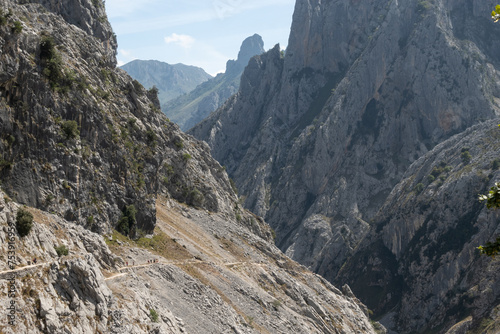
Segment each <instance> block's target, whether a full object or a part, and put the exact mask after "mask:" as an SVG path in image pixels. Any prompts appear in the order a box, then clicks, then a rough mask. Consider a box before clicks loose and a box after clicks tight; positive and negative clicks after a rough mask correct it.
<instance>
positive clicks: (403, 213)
mask: <svg viewBox="0 0 500 334" xmlns="http://www.w3.org/2000/svg"><path fill="white" fill-rule="evenodd" d="M499 122H500V119H495V120H493V121H488V122H484V123H481V124H479V125H476V126H473V127H471V128H469V129H467V130H466V131H464V132H463V133H461V134H458V135H456V136H453V137H452V138H450V139H448V140H447V141H445V142H443V143H441V144H439V145H437V146H436V147H435V148H434V149H433V150H432V151H430V152H429V153H427V154H426V155H424V156H423V157H421V158H420V159H418V160H417V161H416V162H414V163H413V164H412V165H411V166H410V167H409V168H408V170H407V171H406V172H405V174H404V176H403V179H402V181H401V182H400V183H398V185H397V186H396V187H394V189H393V191H392V192H391V194H390V195H389V197H388V198H387V200H386V202H385V203H384V205H383V206H382V208H381V209H380V211H379V212H378V213H377V214H376V215H375V217H374V219H373V221H372V222H371V224H372V228H371V230H370V232H369V233H368V235H367V236H366V237H365V238H364V240H363V241H362V242H361V243H360V245H359V246H358V247H357V249H356V251H355V252H354V254H353V256H352V257H351V258H350V259H349V260H348V261H347V263H346V264H345V265H344V266H343V267H342V269H341V271H340V273H339V275H338V276H337V281H338V282H349V284H350V285H351V287H352V289H353V292H354V293H355V294H356V295H357V296H360V298H361V299H362V300H363V301H365V302H366V303H367V304H368V307H369V308H370V309H372V310H373V312H374V313H375V315H376V316H377V315H379V316H380V315H383V314H386V313H389V316H388V317H387V318H388V319H385V320H389V321H388V323H386V324H390V323H391V322H392V323H393V326H394V327H395V328H396V329H397V330H398V331H400V332H402V333H411V332H418V333H420V332H442V331H443V330H446V329H448V328H450V327H451V326H452V325H454V324H457V323H458V324H459V325H457V326H455V328H454V330H455V331H451V332H450V333H465V332H466V331H467V330H472V329H476V332H477V333H497V332H498V331H499V330H500V317H499V316H500V313H499V312H498V311H499V310H500V290H499V289H498V283H499V282H500V261H499V259H491V258H488V257H485V256H481V255H479V251H478V250H477V249H476V248H477V246H478V245H484V244H485V243H486V242H487V241H492V240H494V236H496V235H499V234H500V224H499V223H498V221H499V219H498V218H499V217H498V214H499V213H498V212H496V211H491V210H488V209H487V208H486V205H485V204H484V203H480V202H479V201H478V194H485V193H487V192H488V190H489V188H490V187H492V186H493V184H494V183H495V182H498V179H499V177H500V173H499V171H498V167H499V164H500V158H499V157H500V129H498V126H497V124H498V123H499ZM391 317H392V318H393V319H390V318H391ZM384 322H385V321H384Z"/></svg>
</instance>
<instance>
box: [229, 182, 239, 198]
mask: <svg viewBox="0 0 500 334" xmlns="http://www.w3.org/2000/svg"><path fill="white" fill-rule="evenodd" d="M229 184H230V185H231V188H233V191H234V193H235V194H236V195H237V194H238V188H237V187H236V183H234V180H233V179H232V178H229Z"/></svg>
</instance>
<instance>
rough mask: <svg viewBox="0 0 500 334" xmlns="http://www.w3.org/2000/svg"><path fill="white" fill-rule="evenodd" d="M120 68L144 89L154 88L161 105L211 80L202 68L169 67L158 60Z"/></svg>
mask: <svg viewBox="0 0 500 334" xmlns="http://www.w3.org/2000/svg"><path fill="white" fill-rule="evenodd" d="M121 68H122V69H124V70H125V71H127V73H128V74H130V76H131V77H132V78H134V79H136V80H137V81H139V82H140V83H141V84H142V85H143V86H144V87H146V88H148V89H150V88H152V87H153V86H156V88H158V97H159V99H160V104H161V105H165V104H166V103H167V102H168V101H170V100H173V99H174V98H176V97H178V96H180V95H183V94H187V93H189V92H190V91H192V90H193V89H195V88H196V87H197V86H198V85H199V84H201V83H203V82H205V81H207V80H209V79H212V76H211V75H210V74H208V73H207V72H205V71H204V70H203V69H202V68H199V67H196V66H188V65H184V64H175V65H170V64H167V63H164V62H161V61H158V60H133V61H131V62H130V63H127V64H125V65H123V66H121Z"/></svg>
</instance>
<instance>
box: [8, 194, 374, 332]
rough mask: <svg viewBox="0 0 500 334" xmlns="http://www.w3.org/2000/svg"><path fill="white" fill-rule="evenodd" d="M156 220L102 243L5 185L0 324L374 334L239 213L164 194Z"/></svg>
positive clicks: (15, 327) (361, 311)
mask: <svg viewBox="0 0 500 334" xmlns="http://www.w3.org/2000/svg"><path fill="white" fill-rule="evenodd" d="M20 209H23V210H27V211H29V212H31V213H32V215H33V217H34V222H33V227H32V230H31V232H30V233H29V234H28V235H27V236H24V237H19V235H18V234H17V233H16V231H15V228H14V229H11V227H12V226H15V224H16V223H15V220H16V218H15V217H16V214H17V212H18V210H20ZM242 215H244V213H242ZM157 219H158V224H157V228H156V229H155V231H154V235H150V236H148V237H144V238H141V239H139V240H137V241H132V240H130V239H128V238H124V237H123V236H120V235H119V234H117V233H114V234H113V235H109V236H106V237H104V238H103V236H101V235H98V234H96V233H93V232H90V231H88V230H85V229H84V228H82V227H81V226H78V225H75V224H73V223H71V222H68V221H65V220H64V219H62V218H60V217H58V216H56V215H53V214H49V213H47V212H44V211H41V210H37V209H33V208H28V207H24V208H21V206H20V205H19V204H17V203H15V202H13V201H12V200H11V199H10V198H9V197H8V196H7V195H6V194H5V193H3V192H2V191H0V240H1V241H2V243H1V244H0V250H1V251H2V254H10V256H11V258H7V256H2V257H0V280H2V290H1V292H0V302H2V304H3V305H12V302H13V303H14V307H15V309H16V312H15V313H14V316H13V317H12V318H11V320H12V321H13V322H12V323H11V324H9V323H8V322H7V321H8V318H7V317H6V316H4V317H2V318H1V320H0V331H1V332H2V333H6V334H14V333H16V334H17V333H30V334H31V333H32V334H38V333H54V334H56V333H57V334H58V333H73V334H86V333H98V332H101V333H137V334H138V333H175V334H177V333H186V332H188V333H200V334H201V333H207V332H209V333H226V332H236V333H262V332H263V331H264V332H268V333H360V332H362V333H375V331H374V329H373V327H372V325H371V324H370V322H369V320H368V318H367V316H366V315H365V313H366V312H367V310H366V308H365V307H364V306H363V305H362V304H360V303H359V301H358V300H357V299H356V298H355V297H354V296H353V295H352V293H351V294H349V293H346V292H342V291H340V290H338V289H336V288H335V287H333V286H332V285H331V284H330V283H328V282H327V281H325V280H324V279H323V278H321V277H319V276H317V275H315V274H313V273H311V272H309V271H307V270H306V269H305V268H304V267H302V266H300V265H298V264H297V263H295V262H293V261H291V260H290V259H289V258H287V257H286V256H284V255H283V254H282V253H281V252H280V251H279V250H278V249H277V248H276V247H275V246H274V245H272V244H270V243H268V242H267V241H266V240H264V239H261V238H259V237H258V236H256V235H255V234H253V233H249V231H248V229H247V228H246V227H245V226H243V225H242V224H241V223H239V222H238V221H237V219H235V218H228V217H226V216H225V215H224V214H222V213H218V214H214V213H210V212H208V211H205V210H198V209H195V208H190V207H187V206H185V205H181V204H179V203H177V202H175V201H173V200H168V199H166V198H160V199H159V201H158V210H157ZM254 224H255V225H259V223H258V222H254ZM108 245H109V247H108ZM12 246H13V247H12ZM55 247H58V248H60V247H64V248H65V249H66V250H67V251H68V255H62V254H61V255H60V256H59V255H58V254H57V253H56V250H55ZM110 249H111V250H110ZM8 251H10V252H11V253H7V252H8ZM12 254H14V255H12ZM33 259H36V260H37V263H36V264H33V262H32V261H33ZM153 259H154V260H156V262H154V263H152V262H153V261H152V260H153ZM12 282H13V283H14V285H12V284H11V283H12ZM344 290H346V289H344ZM346 291H350V290H346ZM7 292H9V294H8V293H7ZM6 312H8V311H6Z"/></svg>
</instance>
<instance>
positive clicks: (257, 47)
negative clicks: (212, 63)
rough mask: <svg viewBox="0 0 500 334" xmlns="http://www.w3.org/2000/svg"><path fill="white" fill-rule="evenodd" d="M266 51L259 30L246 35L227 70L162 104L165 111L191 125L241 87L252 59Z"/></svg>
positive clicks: (186, 128) (174, 120)
mask: <svg viewBox="0 0 500 334" xmlns="http://www.w3.org/2000/svg"><path fill="white" fill-rule="evenodd" d="M264 51H265V50H264V42H263V41H262V37H261V36H259V35H257V34H255V35H253V36H250V37H248V38H246V39H245V40H244V41H243V43H242V44H241V48H240V51H239V53H238V58H237V59H236V60H228V62H227V64H226V72H224V73H220V74H218V75H217V76H216V77H215V78H213V79H210V80H208V81H206V82H204V83H202V84H201V85H199V86H198V87H196V89H194V90H193V91H191V92H190V93H188V94H185V95H182V96H179V97H178V98H176V99H173V100H171V101H169V102H168V103H165V104H162V110H163V112H164V113H165V114H166V115H167V116H168V117H169V118H170V119H171V120H172V121H173V122H175V123H177V124H178V125H179V126H180V128H181V129H182V130H188V129H190V128H191V127H193V126H194V125H195V124H197V123H199V122H200V121H202V120H203V119H205V118H206V117H207V116H208V115H209V114H210V113H211V112H213V111H215V110H216V109H217V108H219V107H220V106H221V105H222V104H224V102H226V100H227V99H228V98H229V97H230V96H231V95H233V94H235V93H236V92H237V91H238V88H239V86H240V78H241V74H242V73H243V70H244V69H245V66H247V64H248V61H249V60H250V58H252V57H253V56H255V55H260V54H262V53H264ZM139 81H140V80H139Z"/></svg>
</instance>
